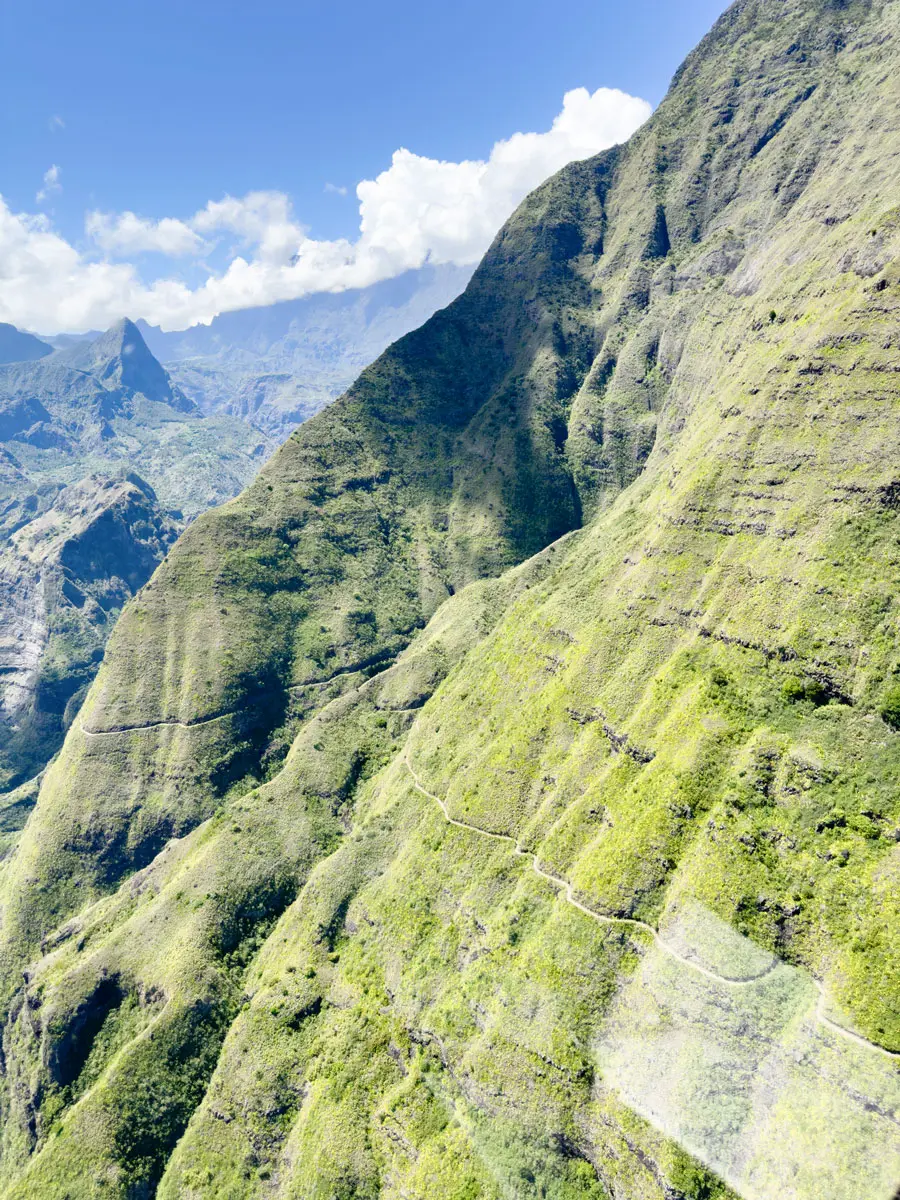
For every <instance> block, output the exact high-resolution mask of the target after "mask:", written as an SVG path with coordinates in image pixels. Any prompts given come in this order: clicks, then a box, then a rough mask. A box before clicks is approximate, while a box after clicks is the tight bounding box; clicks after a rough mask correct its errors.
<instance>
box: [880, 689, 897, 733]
mask: <svg viewBox="0 0 900 1200" xmlns="http://www.w3.org/2000/svg"><path fill="white" fill-rule="evenodd" d="M878 711H879V713H880V714H881V719H882V720H883V721H884V722H885V723H886V724H888V725H890V727H891V729H900V683H895V684H894V685H893V686H892V687H889V688H888V690H887V691H886V692H885V693H884V695H883V696H882V698H881V707H880V708H879V710H878Z"/></svg>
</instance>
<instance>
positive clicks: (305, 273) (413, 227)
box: [0, 88, 650, 333]
mask: <svg viewBox="0 0 900 1200" xmlns="http://www.w3.org/2000/svg"><path fill="white" fill-rule="evenodd" d="M649 115H650V105H649V104H647V102H646V101H644V100H640V99H637V98H636V97H634V96H629V95H627V94H626V93H624V92H620V91H618V90H615V89H609V88H600V89H598V90H597V91H596V92H594V93H590V92H588V91H587V90H586V89H585V88H578V89H576V90H574V91H571V92H567V93H566V95H565V97H564V99H563V107H562V111H561V112H560V113H559V115H558V116H557V117H556V119H555V120H554V122H553V125H552V127H551V128H550V129H549V130H548V131H547V132H546V133H516V134H513V136H512V137H510V138H508V139H507V140H505V141H501V142H497V143H496V145H495V146H494V148H493V150H492V151H491V155H490V158H489V159H488V160H487V161H486V162H485V161H465V162H459V163H452V162H439V161H437V160H436V159H432V158H424V157H422V156H421V155H418V154H413V153H411V152H410V151H409V150H397V151H396V152H395V154H394V156H393V159H392V162H391V165H390V166H389V167H388V168H387V169H386V170H385V171H383V172H382V173H381V174H380V175H379V176H378V177H377V178H376V179H367V180H363V182H362V183H360V184H359V185H358V186H357V188H356V194H357V198H358V200H359V216H360V222H359V234H358V236H357V238H356V240H354V241H351V240H349V239H346V238H341V239H337V240H333V241H321V240H317V239H315V238H311V237H310V236H309V235H308V232H307V230H305V229H304V227H303V226H302V225H301V224H299V223H298V221H297V219H296V217H295V216H294V214H293V211H292V207H291V202H290V200H289V198H288V197H287V196H285V195H283V194H282V193H279V192H251V193H249V194H248V195H246V196H243V197H241V198H235V197H231V196H226V197H225V199H223V200H218V201H211V202H210V203H209V204H207V205H206V207H205V208H203V209H201V210H200V211H199V212H197V213H195V214H194V215H193V216H192V217H190V218H188V219H185V220H181V219H178V218H175V217H164V218H162V219H161V220H152V219H147V218H145V217H142V216H138V215H137V214H136V213H133V212H124V213H101V212H91V213H88V215H87V218H86V221H85V242H84V244H83V245H82V246H77V247H76V246H74V245H72V244H71V243H70V242H68V241H66V240H65V239H64V238H63V237H61V236H60V235H59V234H58V233H57V232H56V231H55V230H54V229H53V226H52V224H51V222H50V220H49V218H48V217H47V216H46V215H44V214H41V213H39V214H28V213H14V212H11V211H10V209H9V208H8V206H7V205H6V204H5V202H4V201H3V198H2V197H0V321H10V322H12V323H13V324H16V325H19V326H20V327H27V328H30V329H34V330H36V331H38V332H43V333H57V332H63V331H69V332H80V331H83V330H86V329H96V328H105V327H106V326H108V325H110V324H111V323H112V322H114V321H115V320H117V319H118V318H119V317H121V316H123V315H128V316H131V317H134V318H137V317H144V318H145V319H146V320H148V321H150V322H151V323H153V324H156V325H161V326H162V327H163V328H164V329H182V328H185V327H187V326H189V325H193V324H196V323H197V322H209V321H211V320H212V319H213V317H215V316H216V315H218V314H219V313H221V312H228V311H233V310H235V309H241V308H248V307H251V306H254V305H263V304H272V303H274V302H275V301H278V300H288V299H294V298H296V297H298V296H303V295H308V294H310V293H312V292H325V291H342V290H344V289H346V288H356V287H366V286H368V285H369V284H372V283H377V282H378V281H380V280H383V279H388V278H391V277H392V276H395V275H398V274H400V273H401V272H403V271H406V270H409V269H411V268H416V267H420V266H423V265H424V264H425V263H426V262H431V263H457V264H460V265H462V264H466V263H473V262H476V261H477V260H478V259H479V258H480V257H481V255H482V254H483V253H484V251H485V250H486V249H487V247H488V245H489V244H490V242H491V239H492V238H493V236H494V234H495V233H496V232H497V230H498V229H499V227H500V226H501V225H502V224H503V222H504V221H505V220H506V218H507V217H508V216H509V215H510V213H511V212H512V211H513V209H514V208H515V207H516V205H517V204H518V203H519V201H520V200H521V199H522V198H523V197H524V196H525V195H526V194H527V193H528V192H529V191H530V190H531V189H532V188H534V187H536V186H537V185H538V184H539V183H541V182H542V181H543V180H544V179H546V178H547V177H548V176H549V175H551V174H552V173H553V172H554V171H556V170H558V169H559V168H560V167H562V166H564V165H565V164H566V163H567V162H571V161H572V160H573V159H579V158H587V157H589V156H590V155H592V154H596V153H597V152H598V151H600V150H603V149H605V148H606V147H607V146H611V145H614V144H616V143H617V142H621V141H624V140H626V139H627V138H628V137H629V136H630V135H631V134H632V133H633V132H634V130H635V129H636V128H637V127H638V126H639V125H641V124H642V123H643V122H644V121H645V120H646V119H647V117H648V116H649ZM57 178H58V175H57V177H56V178H54V180H53V182H54V183H56V182H57ZM223 245H225V246H226V247H227V251H228V253H227V265H226V266H225V267H224V269H222V270H219V271H215V270H212V269H211V268H210V274H209V278H208V279H207V280H206V281H205V282H204V283H202V284H201V285H200V286H197V287H191V286H189V284H187V283H186V282H184V280H183V279H181V278H179V276H178V274H177V271H178V269H179V267H180V266H181V267H183V265H184V263H185V261H188V262H191V261H193V262H198V263H204V262H206V260H208V259H209V257H210V256H211V255H213V253H214V252H216V253H217V254H218V255H219V256H221V253H222V248H223ZM148 253H152V254H154V255H162V256H164V257H165V258H167V259H171V260H173V261H172V263H171V265H167V264H164V266H163V272H162V273H161V274H159V275H158V276H157V277H156V278H153V279H150V280H148V279H145V278H144V277H142V275H141V273H140V270H139V268H138V266H137V264H136V263H135V262H134V261H133V260H134V259H137V258H139V257H140V256H141V255H144V254H148ZM208 265H209V264H208V263H207V266H208Z"/></svg>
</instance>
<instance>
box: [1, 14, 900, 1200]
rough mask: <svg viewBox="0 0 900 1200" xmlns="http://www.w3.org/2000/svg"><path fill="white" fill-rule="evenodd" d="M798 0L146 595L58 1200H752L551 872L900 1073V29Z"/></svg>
mask: <svg viewBox="0 0 900 1200" xmlns="http://www.w3.org/2000/svg"><path fill="white" fill-rule="evenodd" d="M768 12H769V8H768V6H767V5H765V4H763V3H761V2H760V3H755V2H749V3H741V4H738V5H737V6H735V7H734V8H732V9H731V10H729V12H728V13H726V15H725V16H724V17H723V18H722V19H721V21H720V22H719V23H718V24H717V26H716V28H715V29H714V31H713V32H712V33H711V34H710V35H709V37H708V38H707V39H705V41H704V42H703V43H702V44H701V46H700V47H699V48H698V50H697V51H695V52H694V53H693V54H692V55H691V56H690V57H689V58H688V60H687V62H686V64H685V65H684V66H683V67H682V69H681V70H680V71H679V73H678V75H677V77H676V81H675V83H674V84H673V87H672V90H671V92H670V94H669V96H668V97H667V99H666V100H665V102H664V103H663V104H662V105H661V107H660V109H659V111H658V112H657V114H656V116H655V117H654V118H653V119H652V120H651V121H650V122H649V123H648V124H647V125H646V126H645V127H644V128H643V129H642V130H641V131H639V133H638V134H637V135H636V137H635V138H634V139H633V140H632V141H631V142H630V143H629V144H628V146H626V147H624V148H620V149H617V150H615V151H613V152H610V153H608V154H604V155H601V156H599V157H598V158H597V159H595V160H591V161H588V162H586V163H578V164H573V165H572V166H570V167H569V168H567V169H566V170H564V171H563V172H561V173H560V174H559V175H558V176H556V177H555V178H554V179H552V180H551V181H550V182H549V183H548V184H546V185H545V186H544V187H542V188H541V189H539V190H538V191H537V192H536V193H534V194H533V195H532V196H531V197H529V198H528V200H527V201H526V202H525V203H524V205H523V206H522V207H521V208H520V210H519V211H518V212H517V213H516V214H515V215H514V217H513V218H512V219H511V221H510V222H509V223H508V224H507V226H506V227H505V228H504V230H503V231H502V232H501V233H500V234H499V235H498V238H497V239H496V241H495V243H494V245H493V247H492V248H491V250H490V252H489V253H488V255H487V257H486V258H485V260H484V262H483V263H482V265H481V267H480V268H479V270H478V271H477V272H476V274H475V276H474V278H473V280H472V282H471V284H470V286H469V288H468V289H467V291H466V293H465V295H464V296H463V297H461V298H460V300H458V301H457V302H456V303H455V304H453V305H451V306H450V308H448V309H447V310H445V311H443V312H442V313H439V314H438V315H437V316H436V317H434V318H433V319H432V320H431V321H429V322H428V323H427V324H426V325H425V326H424V327H423V328H422V329H421V330H419V331H418V332H417V333H415V334H412V335H410V336H409V337H407V338H404V339H403V340H402V341H401V342H399V343H397V345H395V346H394V347H392V349H391V350H389V351H387V352H386V353H385V354H384V355H383V356H382V357H381V358H380V359H379V360H378V361H377V362H376V363H375V364H374V365H373V366H372V367H371V368H370V369H369V370H367V371H366V372H364V374H363V375H362V376H361V378H360V380H359V381H358V382H357V384H356V385H354V387H353V388H351V390H350V391H349V392H348V393H347V394H346V395H345V396H344V397H343V398H342V399H341V400H339V401H338V402H336V403H335V404H334V405H333V406H332V407H331V408H329V409H328V410H326V411H324V412H322V413H320V414H319V415H318V416H316V417H315V418H313V419H312V420H310V421H309V422H307V423H306V424H305V425H304V426H303V427H302V428H301V429H300V430H299V431H298V432H297V433H296V434H294V435H293V436H292V437H291V438H290V439H289V440H288V442H287V443H286V444H285V446H284V447H283V448H282V450H281V451H280V452H279V453H278V454H277V455H276V456H275V458H274V459H273V460H272V461H271V462H270V463H269V464H268V465H267V467H266V468H265V469H264V471H263V472H262V474H261V475H260V477H259V479H258V480H257V481H256V482H255V483H254V484H253V485H252V486H251V487H250V488H249V489H248V490H247V491H246V492H245V493H244V494H243V495H242V496H241V497H239V498H238V499H237V500H235V501H233V502H232V503H230V504H227V505H225V506H224V507H223V508H221V509H219V510H217V511H215V512H212V513H209V514H206V515H205V516H202V517H200V518H199V519H198V520H197V521H196V522H194V524H193V525H192V526H191V527H190V528H189V529H188V530H187V531H186V533H185V534H184V535H183V536H182V537H181V539H180V540H179V542H178V543H177V545H176V546H175V548H174V549H173V551H172V552H171V554H170V555H169V556H168V558H167V559H166V561H165V562H164V564H163V565H162V567H161V568H160V569H159V570H158V571H157V573H156V575H155V576H154V578H153V580H152V581H151V582H150V584H148V585H147V586H146V587H145V588H144V589H143V590H142V591H141V593H140V594H139V595H138V596H137V597H136V598H135V599H134V600H132V601H131V602H130V603H129V604H128V605H127V606H126V608H125V610H124V612H123V615H122V618H121V620H120V621H119V623H118V624H117V626H116V629H115V631H114V634H113V636H112V639H111V641H110V646H109V651H108V654H107V657H106V660H105V661H104V664H103V666H102V668H101V670H100V673H99V675H98V678H97V680H96V682H95V683H94V685H93V686H92V688H91V690H90V693H89V695H88V698H87V700H86V703H85V706H84V708H83V710H82V717H81V721H80V722H79V723H78V724H77V725H76V726H74V727H73V728H72V729H71V730H70V732H69V734H68V737H67V739H66V743H65V745H64V747H63V750H62V752H61V754H60V756H59V758H58V759H57V761H56V762H55V763H54V764H53V765H52V766H51V767H50V768H49V770H48V772H47V774H46V777H45V779H44V781H43V784H42V787H41V793H40V797H39V800H38V803H37V806H36V808H35V810H34V812H33V814H32V816H31V818H30V819H29V821H28V824H27V826H26V827H25V829H24V831H23V833H22V836H21V840H20V842H19V844H18V848H17V850H16V852H15V854H14V855H13V856H12V857H10V858H8V859H7V860H6V861H5V863H4V866H3V871H4V874H3V875H2V888H3V895H2V900H3V905H4V924H3V930H2V937H3V959H2V983H3V991H2V1003H3V1011H4V1013H5V1015H6V1019H5V1031H4V1052H5V1059H6V1075H5V1077H4V1081H3V1085H4V1089H5V1094H4V1105H5V1108H4V1112H5V1122H4V1130H3V1157H2V1161H0V1174H2V1188H3V1189H5V1190H3V1191H2V1192H0V1194H2V1195H4V1196H5V1197H8V1198H9V1200H13V1198H15V1200H26V1198H31V1197H41V1200H44V1198H46V1200H54V1198H58V1200H62V1198H63V1197H68V1198H69V1200H80V1198H81V1197H95V1196H110V1197H122V1198H125V1197H134V1196H139V1195H156V1196H157V1197H159V1198H160V1200H174V1198H175V1197H178V1198H179V1200H180V1198H182V1197H184V1198H189V1200H212V1198H213V1197H215V1198H216V1200H231V1198H235V1200H236V1198H238V1197H240V1198H241V1200H243V1198H245V1197H246V1198H249V1197H260V1198H262V1197H283V1198H284V1200H287V1198H289V1197H290V1198H299V1197H302V1198H303V1200H312V1198H314V1197H322V1200H325V1198H332V1197H347V1198H350V1197H353V1198H363V1197H384V1198H386V1200H387V1198H390V1200H394V1198H397V1200H399V1197H401V1196H406V1197H409V1196H412V1197H421V1198H422V1200H424V1198H425V1197H454V1198H456V1197H460V1198H462V1197H497V1200H500V1198H505V1197H508V1196H515V1197H517V1198H518V1197H541V1196H543V1197H558V1198H559V1200H573V1198H576V1197H578V1198H581V1197H584V1198H588V1197H590V1198H591V1200H600V1197H613V1196H628V1197H629V1200H631V1198H632V1197H634V1198H640V1200H663V1198H664V1197H671V1196H675V1195H677V1196H680V1197H690V1198H691V1200H712V1198H715V1200H725V1198H727V1197H729V1196H733V1194H734V1193H732V1192H730V1191H729V1189H728V1187H727V1185H726V1183H724V1182H722V1181H721V1180H719V1179H716V1178H715V1177H714V1176H712V1175H711V1174H710V1173H709V1171H708V1170H707V1169H706V1167H704V1166H703V1165H702V1164H700V1163H699V1162H697V1161H695V1160H693V1159H690V1158H689V1157H688V1156H687V1155H686V1152H685V1149H684V1147H679V1146H676V1145H675V1144H674V1143H673V1142H671V1141H669V1140H667V1138H666V1136H665V1134H664V1133H663V1132H661V1130H660V1128H659V1126H658V1123H657V1124H656V1125H654V1123H653V1121H652V1120H651V1119H650V1116H652V1114H650V1116H648V1115H645V1116H641V1115H639V1114H638V1113H637V1112H636V1111H632V1110H631V1109H629V1107H628V1106H627V1104H626V1103H625V1101H624V1099H623V1097H622V1096H621V1095H619V1093H618V1092H617V1091H616V1089H615V1088H614V1087H613V1086H611V1085H610V1084H609V1082H608V1081H607V1079H606V1078H605V1076H604V1074H603V1071H602V1069H601V1065H600V1058H599V1054H598V1044H599V1041H600V1039H602V1036H603V1032H604V1029H605V1028H606V1026H607V1023H608V1022H609V1020H610V1019H611V1017H610V1014H611V1013H612V1012H613V1010H614V1006H615V1004H616V1000H617V997H620V996H621V995H622V989H623V987H626V986H627V982H628V980H631V979H634V978H635V973H636V972H639V971H640V970H641V969H642V967H643V965H645V964H646V962H647V943H648V938H649V935H647V934H646V931H644V932H640V933H636V932H634V930H631V931H629V929H628V928H626V927H624V926H622V925H616V924H610V925H603V924H601V923H598V922H597V921H596V920H594V919H592V918H591V917H590V916H589V915H588V914H587V913H585V912H583V911H579V910H578V909H577V908H576V907H574V906H573V905H572V904H571V903H568V902H567V899H566V896H565V893H564V889H561V888H560V887H559V886H557V885H555V884H554V883H553V882H551V881H548V880H547V879H546V878H545V877H543V878H542V877H541V876H540V875H539V874H538V873H536V872H535V871H534V870H533V869H532V866H531V862H532V860H531V858H530V857H529V856H532V855H537V858H538V861H539V863H540V864H541V866H542V868H543V870H544V871H546V872H548V873H550V874H552V875H554V876H556V877H558V878H560V879H563V880H565V881H568V882H569V883H570V884H571V886H572V895H573V898H574V899H576V900H579V901H580V902H581V903H583V904H584V905H585V907H587V908H588V909H589V910H590V911H591V912H594V913H600V914H606V915H608V916H613V917H628V918H635V919H638V920H640V921H643V922H646V923H648V924H651V925H652V926H654V927H655V928H658V929H660V930H662V931H663V934H664V935H666V936H670V935H669V934H668V933H667V931H670V930H672V929H673V928H674V929H677V927H678V920H679V914H680V913H683V912H684V911H685V910H686V909H689V908H690V906H691V905H693V904H699V905H701V906H702V907H703V909H704V910H706V911H707V912H709V913H711V914H714V915H715V917H716V918H718V920H719V921H720V922H722V923H723V925H724V926H727V927H728V928H730V929H731V930H737V931H739V932H740V933H741V934H743V935H744V936H745V937H746V938H748V939H750V940H751V941H752V943H754V945H755V947H756V948H757V950H756V952H757V953H761V952H762V951H765V952H770V953H772V954H774V955H776V956H777V957H778V958H779V959H781V960H784V961H786V962H787V963H790V964H793V965H794V966H796V967H797V968H798V970H799V969H800V968H802V969H803V970H804V972H806V973H807V974H806V975H804V978H808V977H809V975H812V976H813V977H815V978H816V979H819V980H821V981H822V982H823V985H824V987H825V989H826V992H827V996H828V1001H829V1005H830V1006H831V1007H830V1008H829V1011H833V1012H834V1013H835V1020H836V1021H838V1023H839V1024H841V1023H843V1024H844V1025H845V1026H847V1027H851V1026H852V1027H853V1028H854V1029H855V1030H857V1031H858V1032H859V1034H860V1035H861V1036H862V1037H863V1038H864V1039H868V1041H869V1042H870V1043H872V1046H871V1047H869V1048H866V1047H865V1046H864V1045H863V1046H862V1047H857V1046H854V1051H857V1050H858V1052H859V1053H861V1054H868V1053H876V1054H877V1053H878V1048H879V1047H880V1048H882V1049H888V1050H894V1051H896V1050H898V1049H900V1000H898V998H900V965H898V960H897V953H896V945H897V930H898V926H900V911H898V896H900V887H898V882H900V881H898V859H897V837H898V830H900V799H898V794H897V790H896V779H897V774H898V770H900V740H898V738H897V736H896V732H895V728H894V726H895V724H896V715H897V703H896V696H895V694H894V692H895V680H896V673H895V672H896V669H897V664H898V655H897V634H896V628H897V612H896V597H897V595H898V594H900V527H898V524H897V517H898V511H900V505H898V488H900V484H898V481H897V475H896V461H895V460H896V455H895V451H894V447H895V446H896V441H897V428H896V425H897V418H896V400H897V395H896V391H897V385H896V370H895V366H896V358H897V353H898V350H900V345H898V341H897V332H896V330H897V317H898V307H900V279H898V275H897V270H896V266H895V264H896V260H897V256H898V249H900V217H898V209H897V201H896V195H895V191H896V188H895V185H894V178H893V175H892V173H891V171H890V169H889V167H888V166H886V165H885V164H889V163H890V162H891V161H893V160H892V158H891V155H892V154H893V153H894V151H895V150H896V149H900V147H898V146H896V145H895V143H896V142H897V140H898V136H900V135H898V132H897V131H898V129H900V122H898V120H897V115H898V109H900V71H898V70H897V65H898V63H897V58H898V54H900V43H898V21H900V5H898V4H896V3H887V4H884V5H876V4H871V5H870V4H852V5H846V6H845V5H841V6H838V5H832V4H828V5H826V4H823V3H821V2H820V0H789V2H788V4H787V5H786V6H784V11H783V12H781V11H780V12H779V19H778V20H777V21H771V20H769V19H768V15H767V14H768ZM872 230H875V236H874V237H872V236H871V233H872ZM882 281H886V285H885V286H884V287H881V286H880V284H881V282H882ZM771 312H775V313H776V314H777V317H776V319H775V320H774V321H771V320H769V319H768V314H769V313H771ZM566 534H568V535H569V536H563V535H566ZM407 763H409V764H412V765H413V766H414V768H415V771H416V773H417V775H418V776H419V777H420V778H421V780H422V783H423V786H424V787H426V788H427V789H428V790H429V791H430V792H432V793H433V794H434V795H436V796H439V797H441V799H442V801H443V802H444V803H445V804H446V806H447V810H448V812H449V814H450V815H451V816H452V817H453V818H455V819H457V820H459V821H462V822H465V823H466V824H468V825H471V826H475V827H477V828H479V829H481V830H484V831H487V832H493V833H496V834H502V835H506V836H507V837H512V838H515V839H516V840H517V841H518V843H519V844H520V846H521V847H522V848H523V850H525V851H527V852H528V853H527V854H522V855H517V854H515V853H514V852H513V847H512V845H511V843H510V842H509V841H507V840H499V839H489V838H485V837H479V836H478V835H476V834H473V833H472V832H471V831H470V830H468V829H465V828H459V827H458V826H456V825H452V824H449V823H448V822H447V821H446V820H445V819H444V817H443V815H442V813H441V811H440V808H439V807H438V805H437V804H435V803H433V802H432V801H430V800H429V799H427V798H426V797H425V796H424V795H423V794H422V793H421V792H420V791H419V790H417V788H416V787H415V786H414V784H413V780H412V776H411V774H410V771H409V769H408V766H407ZM4 811H5V810H4ZM671 936H673V937H674V936H675V934H671ZM719 965H720V966H722V969H724V965H727V963H726V964H724V965H723V964H719ZM785 970H787V968H785ZM809 987H810V988H812V984H811V983H810V984H809ZM776 1035H777V1036H779V1037H780V1036H781V1033H780V1032H779V1031H776ZM773 1036H774V1035H773ZM837 1037H838V1040H839V1038H840V1035H837ZM845 1041H846V1039H845ZM848 1044H849V1043H848ZM779 1048H780V1049H782V1050H783V1049H785V1047H784V1046H782V1045H781V1043H779ZM838 1053H839V1051H838ZM836 1061H837V1064H838V1066H837V1068H836V1069H838V1070H839V1069H840V1059H838V1060H836ZM879 1061H881V1060H880V1059H879ZM872 1102H873V1103H875V1102H876V1101H875V1100H874V1099H873V1100H872ZM878 1102H879V1103H881V1101H880V1100H879V1101H878ZM795 1115H796V1114H795ZM788 1116H789V1114H788ZM785 1119H787V1116H786V1118H785ZM825 1132H826V1133H827V1128H826V1130H825ZM794 1135H796V1137H797V1138H801V1139H807V1140H808V1144H809V1145H810V1147H811V1148H812V1151H813V1152H814V1150H815V1146H816V1138H821V1137H822V1136H823V1129H822V1128H821V1127H820V1126H817V1125H815V1123H814V1122H812V1123H810V1125H808V1126H803V1125H802V1123H801V1124H800V1125H798V1127H797V1128H796V1129H793V1128H792V1129H790V1130H788V1131H787V1133H785V1132H784V1131H778V1136H779V1137H780V1136H784V1137H790V1136H794ZM759 1138H760V1139H761V1140H760V1141H759V1143H758V1144H756V1145H755V1146H754V1150H755V1152H756V1154H757V1156H758V1157H759V1159H760V1160H761V1161H765V1162H768V1163H770V1164H772V1170H773V1171H776V1168H777V1165H778V1163H779V1161H780V1158H779V1146H778V1144H777V1138H775V1136H774V1135H773V1134H772V1132H771V1130H770V1131H769V1132H768V1133H765V1132H760V1133H759ZM767 1138H774V1140H766V1139H767ZM772 1178H774V1179H776V1182H777V1173H776V1175H773V1177H772ZM773 1186H774V1185H773ZM835 1194H839V1195H840V1194H842V1193H841V1192H840V1191H838V1190H837V1189H835ZM802 1200H808V1198H807V1197H805V1196H804V1197H803V1198H802ZM876 1200H878V1198H876Z"/></svg>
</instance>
